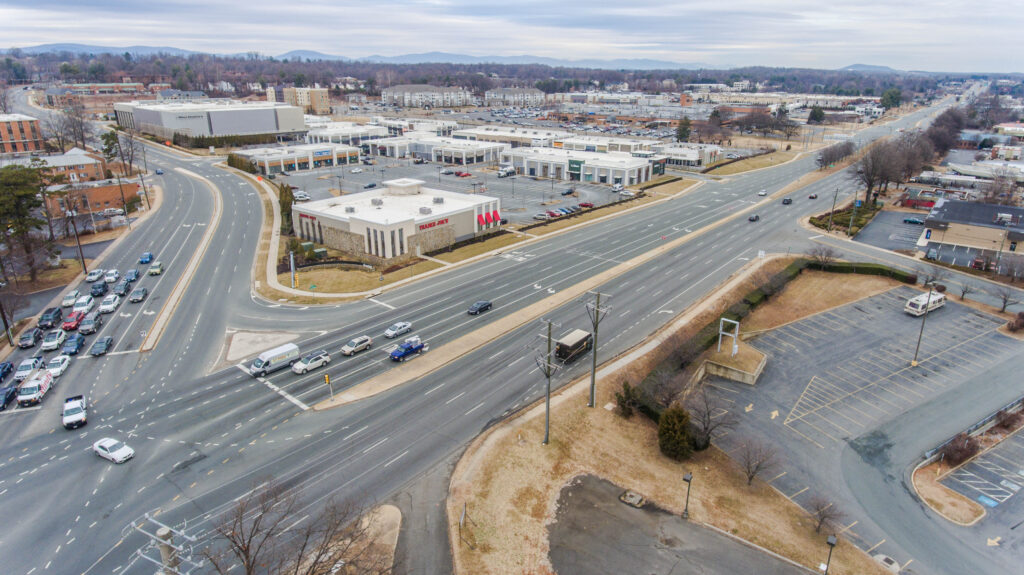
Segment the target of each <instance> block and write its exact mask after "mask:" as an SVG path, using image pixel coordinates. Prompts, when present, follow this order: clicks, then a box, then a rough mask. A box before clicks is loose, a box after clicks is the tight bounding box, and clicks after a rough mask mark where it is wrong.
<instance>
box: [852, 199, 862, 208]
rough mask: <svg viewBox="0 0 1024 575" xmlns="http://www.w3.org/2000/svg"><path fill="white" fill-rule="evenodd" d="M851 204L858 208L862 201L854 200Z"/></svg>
mask: <svg viewBox="0 0 1024 575" xmlns="http://www.w3.org/2000/svg"><path fill="white" fill-rule="evenodd" d="M853 205H854V206H856V207H858V208H859V207H861V206H862V205H863V203H862V202H861V200H857V201H856V202H854V204H853Z"/></svg>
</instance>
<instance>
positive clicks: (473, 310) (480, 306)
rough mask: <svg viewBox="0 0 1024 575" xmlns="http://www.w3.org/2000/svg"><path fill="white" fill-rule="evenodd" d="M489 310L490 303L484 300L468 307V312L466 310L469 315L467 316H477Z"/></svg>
mask: <svg viewBox="0 0 1024 575" xmlns="http://www.w3.org/2000/svg"><path fill="white" fill-rule="evenodd" d="M489 309H491V302H490V301H488V300H485V299H484V300H480V301H478V302H476V303H474V304H473V305H471V306H469V310H467V312H468V313H469V315H477V314H479V313H483V312H485V311H488V310H489Z"/></svg>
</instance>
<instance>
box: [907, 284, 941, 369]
mask: <svg viewBox="0 0 1024 575" xmlns="http://www.w3.org/2000/svg"><path fill="white" fill-rule="evenodd" d="M933 287H935V282H934V281H930V282H928V301H927V302H925V304H924V315H923V316H922V317H921V331H920V332H919V333H918V334H917V347H915V348H914V359H912V360H911V361H910V367H917V353H918V352H919V351H921V338H922V337H924V323H925V322H926V321H928V310H929V309H931V306H932V288H933Z"/></svg>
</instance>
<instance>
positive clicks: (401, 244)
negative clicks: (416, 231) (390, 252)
mask: <svg viewBox="0 0 1024 575" xmlns="http://www.w3.org/2000/svg"><path fill="white" fill-rule="evenodd" d="M404 253H405V230H403V229H402V228H398V254H399V255H402V254H404Z"/></svg>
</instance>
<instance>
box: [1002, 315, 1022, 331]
mask: <svg viewBox="0 0 1024 575" xmlns="http://www.w3.org/2000/svg"><path fill="white" fill-rule="evenodd" d="M1006 327H1007V328H1008V329H1009V330H1010V331H1012V332H1014V333H1016V332H1018V331H1020V330H1022V329H1024V311H1019V312H1017V315H1016V316H1015V317H1014V318H1013V319H1011V320H1010V321H1009V323H1007V324H1006Z"/></svg>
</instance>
